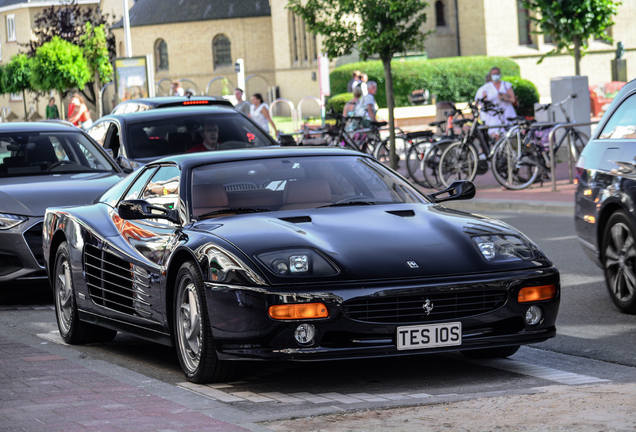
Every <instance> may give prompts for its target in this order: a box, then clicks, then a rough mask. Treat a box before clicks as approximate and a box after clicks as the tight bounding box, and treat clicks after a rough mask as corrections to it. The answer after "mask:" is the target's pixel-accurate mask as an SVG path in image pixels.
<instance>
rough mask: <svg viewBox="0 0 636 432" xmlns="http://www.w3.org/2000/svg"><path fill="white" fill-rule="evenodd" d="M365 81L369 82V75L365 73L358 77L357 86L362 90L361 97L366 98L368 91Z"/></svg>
mask: <svg viewBox="0 0 636 432" xmlns="http://www.w3.org/2000/svg"><path fill="white" fill-rule="evenodd" d="M367 81H369V75H367V74H365V73H363V74H362V75H360V84H358V86H359V87H360V88H361V89H362V95H363V96H366V95H367V94H368V93H369V90H368V89H367V85H368V84H367Z"/></svg>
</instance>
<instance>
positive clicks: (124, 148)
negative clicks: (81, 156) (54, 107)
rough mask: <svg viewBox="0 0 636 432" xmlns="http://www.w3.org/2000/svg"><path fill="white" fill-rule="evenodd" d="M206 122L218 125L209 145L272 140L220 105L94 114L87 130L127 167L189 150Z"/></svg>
mask: <svg viewBox="0 0 636 432" xmlns="http://www.w3.org/2000/svg"><path fill="white" fill-rule="evenodd" d="M210 123H212V124H214V125H215V127H216V129H217V131H218V132H217V134H218V135H217V137H216V142H215V145H214V146H212V147H213V149H214V150H225V149H236V148H255V147H264V146H275V145H278V143H277V142H276V141H275V140H274V139H273V138H272V137H270V136H269V135H268V134H267V133H265V132H264V131H263V130H262V129H261V128H260V127H258V126H257V125H256V124H255V123H254V122H253V121H252V120H251V119H249V118H247V117H246V116H244V115H243V114H241V113H239V112H238V111H236V110H235V109H234V108H232V107H225V106H209V107H205V108H201V107H191V108H187V109H185V108H162V109H153V110H148V111H143V112H135V113H129V114H118V115H108V116H104V117H102V118H100V119H99V120H97V121H96V122H95V124H94V125H93V126H92V127H91V128H90V129H89V130H88V134H89V135H90V136H91V137H92V138H93V139H94V140H95V141H97V142H98V143H100V144H101V145H102V146H103V147H104V148H105V149H106V150H107V151H108V152H110V153H111V154H112V156H113V157H114V158H115V160H117V161H118V163H119V164H120V165H121V166H122V167H123V168H124V169H126V170H127V171H131V170H134V169H137V168H139V167H141V166H142V165H144V164H146V163H148V162H150V161H153V160H156V159H159V158H161V157H164V156H169V155H178V154H183V153H187V152H188V151H192V150H193V147H198V146H200V145H201V144H202V143H203V142H204V139H205V136H204V128H205V125H206V124H210ZM292 141H293V140H292ZM293 144H295V142H294V143H293Z"/></svg>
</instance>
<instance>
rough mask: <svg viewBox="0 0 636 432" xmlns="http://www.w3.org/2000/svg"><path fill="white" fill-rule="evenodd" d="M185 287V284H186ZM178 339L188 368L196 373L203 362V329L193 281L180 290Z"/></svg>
mask: <svg viewBox="0 0 636 432" xmlns="http://www.w3.org/2000/svg"><path fill="white" fill-rule="evenodd" d="M184 285H185V283H184ZM178 300H179V306H178V311H179V312H178V315H179V316H178V317H177V339H178V343H179V351H181V354H182V358H183V361H184V363H185V366H186V368H187V369H188V370H189V371H190V372H191V373H193V372H195V371H196V370H197V368H198V367H199V362H200V361H201V346H202V337H203V335H202V328H201V314H200V310H201V308H200V305H199V298H198V295H197V290H196V287H195V285H194V283H193V282H192V281H189V282H188V283H187V285H185V287H183V286H182V287H181V288H180V292H179V297H178Z"/></svg>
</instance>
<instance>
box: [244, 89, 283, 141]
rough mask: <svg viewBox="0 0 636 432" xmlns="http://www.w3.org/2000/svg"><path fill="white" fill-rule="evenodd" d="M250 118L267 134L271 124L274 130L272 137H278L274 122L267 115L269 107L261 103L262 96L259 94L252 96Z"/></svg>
mask: <svg viewBox="0 0 636 432" xmlns="http://www.w3.org/2000/svg"><path fill="white" fill-rule="evenodd" d="M250 117H252V120H254V121H255V122H256V124H257V125H259V126H260V127H261V128H263V130H264V131H265V132H267V133H269V125H270V124H271V125H272V128H273V129H274V136H277V135H278V132H277V131H276V125H275V124H274V120H272V117H271V116H270V115H269V106H268V105H267V104H266V103H263V96H262V95H261V94H260V93H254V94H253V95H252V105H251V106H250Z"/></svg>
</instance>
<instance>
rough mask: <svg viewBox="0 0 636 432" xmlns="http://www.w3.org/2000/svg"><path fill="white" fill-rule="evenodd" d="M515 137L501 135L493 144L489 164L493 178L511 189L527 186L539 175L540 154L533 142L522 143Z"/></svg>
mask: <svg viewBox="0 0 636 432" xmlns="http://www.w3.org/2000/svg"><path fill="white" fill-rule="evenodd" d="M519 144H520V143H519V141H518V140H517V139H516V138H511V139H509V138H508V137H505V136H504V137H503V138H501V139H500V140H499V141H497V143H496V144H495V148H494V149H493V152H492V153H493V154H492V158H491V160H490V166H491V167H492V173H493V175H494V176H495V180H497V182H498V183H499V184H500V185H502V186H503V187H505V188H506V189H511V190H520V189H525V188H527V187H529V186H530V185H531V184H533V183H534V182H535V181H536V180H537V177H538V176H539V172H540V171H541V170H540V169H539V164H540V160H541V155H540V154H539V152H538V151H537V148H536V147H535V145H534V143H530V145H525V144H522V147H523V148H522V149H521V151H519Z"/></svg>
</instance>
